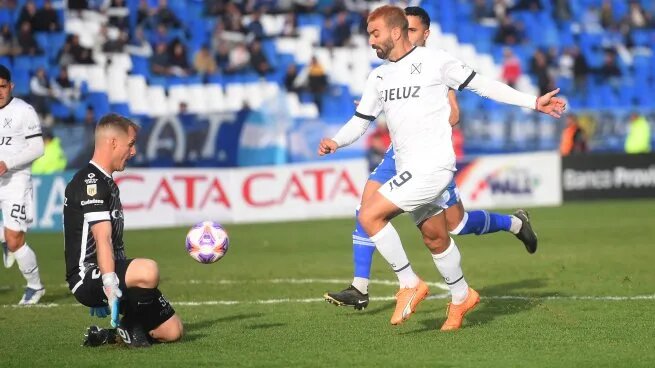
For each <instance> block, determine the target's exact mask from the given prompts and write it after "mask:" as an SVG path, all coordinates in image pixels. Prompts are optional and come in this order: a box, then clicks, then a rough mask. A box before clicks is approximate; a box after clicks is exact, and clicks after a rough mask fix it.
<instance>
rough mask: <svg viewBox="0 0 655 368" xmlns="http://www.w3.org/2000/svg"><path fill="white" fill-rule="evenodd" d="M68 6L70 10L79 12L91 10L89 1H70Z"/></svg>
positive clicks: (67, 3)
mask: <svg viewBox="0 0 655 368" xmlns="http://www.w3.org/2000/svg"><path fill="white" fill-rule="evenodd" d="M66 5H67V6H68V9H69V10H74V11H78V12H79V11H82V10H87V9H89V1H88V0H68V1H67V2H66Z"/></svg>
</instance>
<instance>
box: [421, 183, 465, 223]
mask: <svg viewBox="0 0 655 368" xmlns="http://www.w3.org/2000/svg"><path fill="white" fill-rule="evenodd" d="M457 202H459V189H458V188H457V187H455V188H454V190H444V191H443V193H442V194H441V195H440V196H439V198H437V199H435V200H434V201H432V202H430V203H428V204H426V205H423V206H421V207H419V208H417V209H415V210H414V211H412V212H411V213H410V214H409V215H410V216H412V220H414V223H415V224H416V225H419V224H420V223H422V222H423V221H425V220H427V219H429V218H430V217H432V216H436V215H438V214H440V213H441V212H443V211H444V210H445V209H447V208H448V207H451V206H452V204H451V203H457Z"/></svg>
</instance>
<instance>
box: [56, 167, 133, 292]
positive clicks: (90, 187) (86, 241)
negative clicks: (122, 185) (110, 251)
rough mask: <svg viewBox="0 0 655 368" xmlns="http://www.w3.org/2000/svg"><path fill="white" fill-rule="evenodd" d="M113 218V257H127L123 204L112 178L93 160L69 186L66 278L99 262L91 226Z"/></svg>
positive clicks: (82, 271) (65, 215)
mask: <svg viewBox="0 0 655 368" xmlns="http://www.w3.org/2000/svg"><path fill="white" fill-rule="evenodd" d="M102 221H111V241H112V245H113V247H114V259H125V250H124V247H123V205H122V204H121V200H120V192H119V190H118V186H117V185H116V183H115V182H114V180H113V178H112V177H111V176H110V175H108V174H107V173H106V172H105V171H104V170H102V169H101V168H100V167H99V166H97V165H96V164H95V163H94V162H90V163H89V164H88V165H87V166H86V167H85V168H83V169H81V170H80V171H78V172H77V173H76V174H75V176H74V177H73V179H72V180H71V181H70V182H69V183H68V185H67V186H66V197H65V199H64V242H65V243H66V249H65V256H66V280H69V281H70V279H71V277H74V276H76V275H78V277H79V278H84V274H85V273H86V271H87V270H88V269H89V268H90V267H93V266H94V265H97V263H98V260H97V256H96V241H95V239H94V238H93V234H92V233H91V226H93V225H94V224H96V223H98V222H102Z"/></svg>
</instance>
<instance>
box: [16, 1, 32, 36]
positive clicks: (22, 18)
mask: <svg viewBox="0 0 655 368" xmlns="http://www.w3.org/2000/svg"><path fill="white" fill-rule="evenodd" d="M35 18H36V4H35V3H34V1H33V0H29V1H28V2H26V3H25V5H24V6H23V9H21V11H20V15H19V16H18V20H17V21H16V30H20V28H21V27H22V25H23V23H25V22H27V23H29V24H30V27H31V28H32V29H34V19H35Z"/></svg>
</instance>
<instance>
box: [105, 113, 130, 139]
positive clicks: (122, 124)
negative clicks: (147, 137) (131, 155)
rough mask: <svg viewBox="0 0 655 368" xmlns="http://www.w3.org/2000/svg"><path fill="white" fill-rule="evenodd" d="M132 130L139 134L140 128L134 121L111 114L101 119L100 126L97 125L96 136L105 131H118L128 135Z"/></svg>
mask: <svg viewBox="0 0 655 368" xmlns="http://www.w3.org/2000/svg"><path fill="white" fill-rule="evenodd" d="M130 128H132V129H134V132H136V133H138V132H139V126H138V125H137V124H136V123H135V122H133V121H132V120H130V119H128V118H126V117H125V116H122V115H119V114H115V113H109V114H107V115H105V116H103V117H101V118H100V120H99V121H98V124H97V125H96V135H98V133H99V132H101V131H103V130H105V129H117V130H118V131H121V132H124V133H125V134H128V133H129V132H130Z"/></svg>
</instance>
